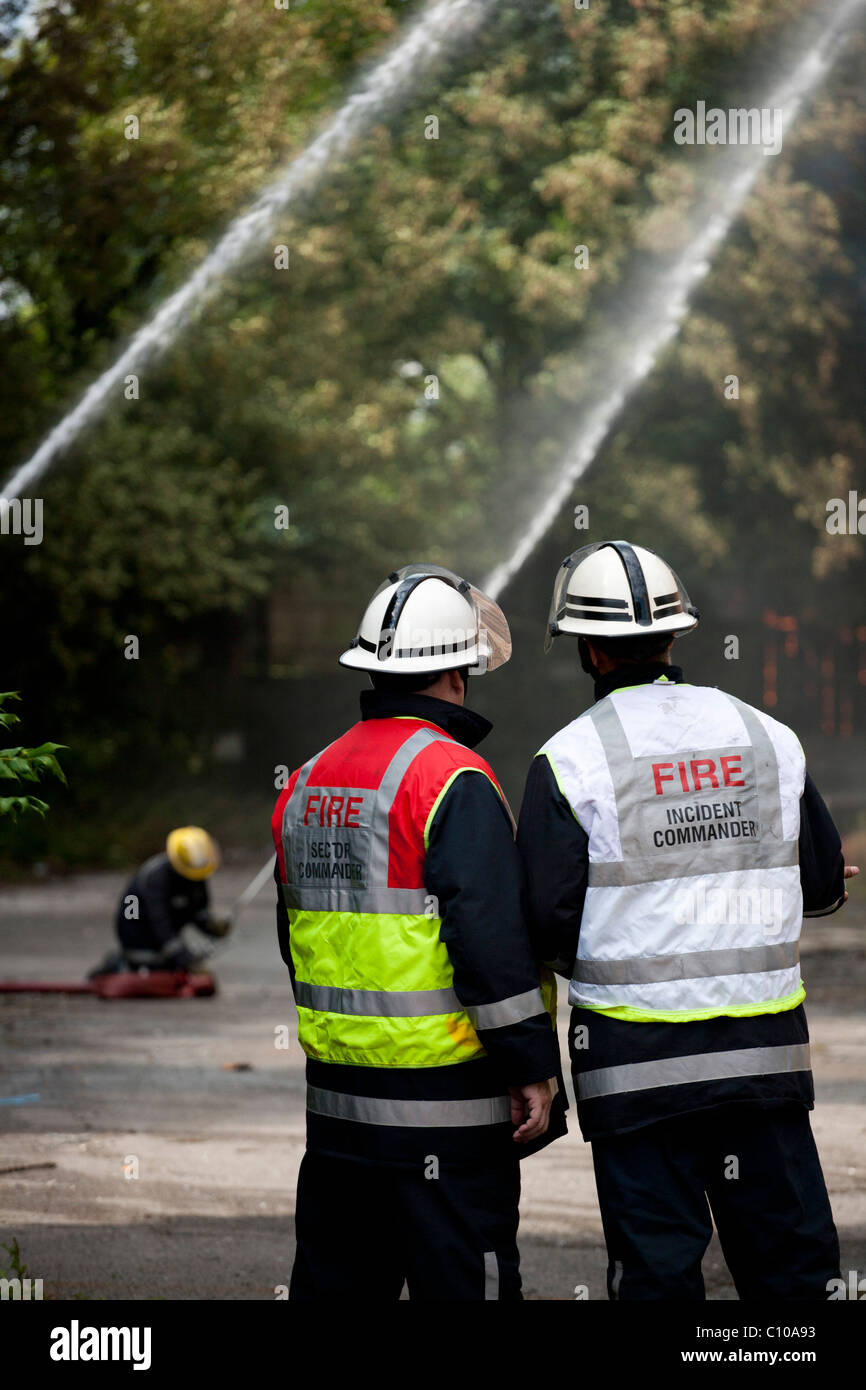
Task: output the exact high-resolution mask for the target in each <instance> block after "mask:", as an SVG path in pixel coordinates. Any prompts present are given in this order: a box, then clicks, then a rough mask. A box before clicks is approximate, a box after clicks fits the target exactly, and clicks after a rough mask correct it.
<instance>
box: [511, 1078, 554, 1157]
mask: <svg viewBox="0 0 866 1390" xmlns="http://www.w3.org/2000/svg"><path fill="white" fill-rule="evenodd" d="M508 1089H509V1092H510V1095H511V1123H512V1124H515V1125H517V1126H518V1128H517V1129H516V1130H515V1131H514V1142H515V1144H529V1143H531V1142H532V1140H533V1139H540V1138H541V1136H542V1134H544V1133H545V1132H546V1130H547V1126H548V1124H549V1123H550V1107H551V1104H552V1103H553V1096H554V1087H553V1081H552V1079H551V1080H550V1081H533V1082H532V1083H531V1085H529V1086H510V1087H509V1088H508Z"/></svg>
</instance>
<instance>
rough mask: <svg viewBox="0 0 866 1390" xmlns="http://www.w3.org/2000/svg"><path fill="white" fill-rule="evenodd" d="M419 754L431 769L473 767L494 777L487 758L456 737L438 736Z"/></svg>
mask: <svg viewBox="0 0 866 1390" xmlns="http://www.w3.org/2000/svg"><path fill="white" fill-rule="evenodd" d="M419 756H420V757H421V758H422V759H423V760H424V763H425V765H426V766H427V767H429V768H431V769H432V768H437V769H438V768H441V769H442V770H443V771H446V772H453V771H454V770H455V769H456V768H460V767H471V768H475V769H477V770H478V771H479V772H484V773H486V774H487V776H488V777H494V772H493V768H492V767H491V766H490V764H489V763H488V761H487V759H486V758H482V756H481V754H480V753H476V752H475V750H474V749H472V748H467V747H466V745H465V743H457V742H456V740H454V739H450V738H437V739H436V740H435V741H434V742H432V743H428V745H427V747H426V748H424V749H422V751H421V753H420V755H419Z"/></svg>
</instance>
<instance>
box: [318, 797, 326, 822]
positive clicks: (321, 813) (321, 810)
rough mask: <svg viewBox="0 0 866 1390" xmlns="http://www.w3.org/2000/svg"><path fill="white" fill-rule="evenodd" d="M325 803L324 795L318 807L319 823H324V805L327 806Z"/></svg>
mask: <svg viewBox="0 0 866 1390" xmlns="http://www.w3.org/2000/svg"><path fill="white" fill-rule="evenodd" d="M327 804H328V798H327V797H326V796H323V797H322V804H321V806H320V807H319V825H324V824H325V807H326V806H327Z"/></svg>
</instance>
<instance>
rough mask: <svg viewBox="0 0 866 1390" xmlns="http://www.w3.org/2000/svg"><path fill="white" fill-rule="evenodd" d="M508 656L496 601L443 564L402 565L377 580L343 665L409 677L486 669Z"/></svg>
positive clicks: (508, 639)
mask: <svg viewBox="0 0 866 1390" xmlns="http://www.w3.org/2000/svg"><path fill="white" fill-rule="evenodd" d="M510 656H511V633H510V632H509V631H508V623H507V622H506V619H505V614H504V613H503V612H502V609H501V608H500V607H499V605H498V604H496V603H494V601H493V599H490V598H488V597H487V595H486V594H482V592H481V590H480V589H476V588H474V587H473V585H471V584H468V583H467V582H466V580H465V579H461V578H460V576H459V575H457V574H454V573H453V571H452V570H448V569H443V568H442V566H441V565H404V567H403V568H402V569H399V570H395V571H394V573H393V574H389V576H388V578H387V579H386V580H385V582H384V584H380V585H379V587H378V589H377V590H376V592H375V594H374V595H373V597H372V598H371V600H370V602H369V603H368V605H367V609H366V612H365V613H364V616H363V618H362V619H361V626H360V628H359V629H358V635H357V637H354V638H353V639H352V643H351V645H350V646H349V648H348V649H347V650H346V651H344V652H343V655H342V656H341V657H340V665H341V666H350V667H353V668H354V669H356V670H359V671H393V672H396V673H402V674H404V675H416V674H424V673H425V672H430V673H432V672H434V671H451V670H454V669H455V668H460V667H461V666H468V667H469V668H470V670H471V672H472V674H473V675H480V674H482V673H483V672H484V671H493V670H495V668H496V667H497V666H504V664H505V662H506V661H507V660H508V658H509V657H510Z"/></svg>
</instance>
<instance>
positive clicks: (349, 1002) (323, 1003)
mask: <svg viewBox="0 0 866 1390" xmlns="http://www.w3.org/2000/svg"><path fill="white" fill-rule="evenodd" d="M468 769H471V770H473V771H477V772H481V773H483V774H484V776H485V777H487V778H489V780H490V781H491V783H492V784H493V786H494V787H495V789H496V791H497V793H498V794H499V796H500V797H502V800H503V803H504V804H505V806H506V809H507V802H506V801H505V797H504V795H503V793H502V789H501V788H500V786H499V783H498V782H497V780H496V778H495V776H494V774H493V771H492V769H491V768H490V767H489V765H488V764H487V763H486V762H485V761H484V759H483V758H481V757H479V756H478V754H477V753H473V752H472V751H471V750H470V749H468V748H465V747H464V746H463V745H462V744H460V743H458V742H457V741H456V740H455V739H453V738H451V737H450V735H448V734H446V733H445V732H444V731H443V730H442V729H440V728H438V727H437V726H436V725H435V724H430V723H427V722H425V721H424V720H422V719H417V718H407V717H397V718H386V719H367V720H363V721H361V722H360V723H358V724H356V725H354V726H353V728H351V729H349V731H348V732H347V733H346V734H344V735H343V737H342V738H339V739H337V741H336V742H335V743H332V744H331V745H330V746H329V747H328V748H326V749H325V750H324V751H323V752H321V753H318V754H317V755H316V756H315V757H314V758H311V759H310V761H309V762H308V763H305V764H304V766H303V767H302V768H300V769H299V770H298V771H297V772H295V773H293V774H292V777H291V779H290V781H289V783H288V786H287V787H286V789H285V791H284V792H283V793H282V795H281V796H280V798H279V800H278V802H277V805H276V808H275V810H274V816H273V835H274V844H275V846H276V850H277V857H278V860H279V864H280V877H281V881H282V885H283V896H284V901H285V906H286V909H287V911H288V914H289V923H290V931H289V940H290V948H291V953H292V962H293V966H294V974H295V1001H296V1004H297V1008H298V1035H299V1040H300V1043H301V1046H302V1047H303V1049H304V1051H305V1052H306V1054H307V1056H309V1057H315V1058H318V1059H319V1060H320V1061H324V1062H342V1063H353V1064H356V1065H361V1066H375V1067H432V1066H443V1065H447V1064H449V1063H453V1062H465V1061H468V1060H470V1059H472V1058H474V1057H479V1056H482V1055H483V1054H484V1049H483V1047H482V1045H481V1043H480V1041H479V1039H478V1035H477V1033H476V1031H475V1028H474V1026H473V1022H472V1019H471V1018H470V1016H469V1014H468V1013H467V1011H466V1010H465V1009H464V1008H463V1007H462V1005H461V1003H460V1001H459V999H458V998H457V995H456V994H455V992H454V986H453V969H452V966H451V961H450V959H449V956H448V952H447V950H446V948H445V945H444V944H443V943H442V942H441V941H440V939H439V928H440V926H441V917H440V914H439V904H438V903H437V902H436V900H435V899H434V898H432V897H431V896H430V895H429V894H428V893H427V890H426V888H425V886H424V862H425V857H426V850H427V842H428V837H429V831H430V825H431V823H432V820H433V817H434V815H435V813H436V811H437V809H438V806H439V803H440V801H441V799H442V797H443V796H444V795H445V793H446V791H447V790H448V788H449V786H450V785H451V783H452V782H453V780H454V778H455V777H457V776H458V775H459V774H460V773H461V772H463V771H466V770H468ZM509 815H510V812H509Z"/></svg>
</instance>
